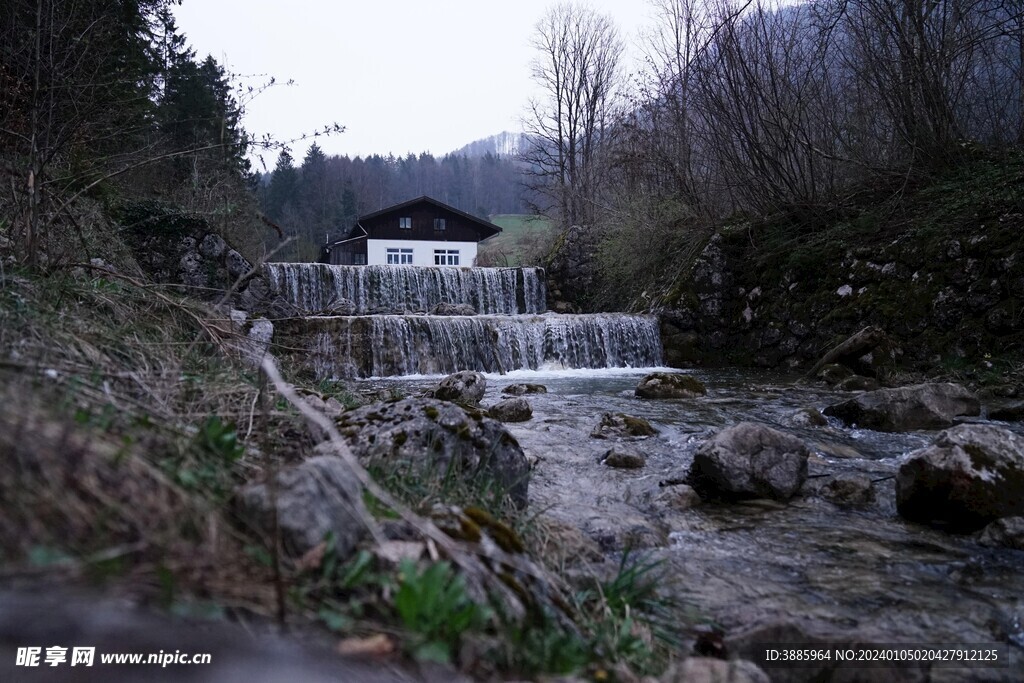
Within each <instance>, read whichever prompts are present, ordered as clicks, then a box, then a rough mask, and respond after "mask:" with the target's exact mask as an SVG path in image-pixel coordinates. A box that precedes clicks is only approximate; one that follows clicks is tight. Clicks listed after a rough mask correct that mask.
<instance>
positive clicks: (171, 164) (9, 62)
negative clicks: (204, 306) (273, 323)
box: [0, 0, 273, 265]
mask: <svg viewBox="0 0 1024 683" xmlns="http://www.w3.org/2000/svg"><path fill="white" fill-rule="evenodd" d="M173 4H174V3H171V2H167V1H166V0H116V1H113V2H107V1H103V2H99V1H97V2H79V3H67V2H59V1H57V0H54V1H52V2H51V1H43V0H40V1H38V2H34V1H33V2H29V1H27V0H14V1H12V2H6V3H4V5H3V8H2V9H0V135H2V137H3V139H4V144H3V149H4V153H3V158H4V169H3V170H4V173H6V174H8V175H9V176H10V179H11V182H10V188H11V191H10V192H4V193H3V195H2V197H0V212H2V215H3V227H4V228H5V232H6V233H7V235H8V239H10V240H12V241H13V242H14V243H15V244H16V245H17V247H18V248H17V253H18V255H19V258H20V259H21V260H23V261H25V262H26V263H29V264H34V263H36V262H38V261H40V260H45V261H46V262H47V263H49V264H51V265H58V264H60V263H65V262H68V261H77V260H81V259H87V258H88V257H90V256H94V257H95V256H101V255H103V254H104V253H105V251H106V250H107V249H109V248H110V247H109V242H107V241H106V240H104V239H103V238H102V237H101V235H102V231H101V230H98V229H97V228H98V227H99V226H100V225H102V224H105V223H106V222H107V221H108V220H110V219H115V220H122V221H123V224H124V225H125V226H126V227H141V228H147V227H148V228H150V229H154V230H155V229H158V228H159V226H160V224H161V223H162V222H164V223H166V222H167V221H173V220H175V218H176V217H182V216H190V215H195V216H201V217H203V218H204V219H206V220H209V221H210V222H211V223H213V224H215V225H217V226H218V227H219V228H220V229H221V230H222V232H223V233H224V234H225V235H227V236H228V237H229V238H230V239H233V240H235V241H237V242H238V243H239V245H240V246H241V247H243V248H245V249H246V250H247V251H248V252H249V253H255V252H257V251H259V250H260V249H261V248H262V236H261V234H260V231H259V230H254V229H253V225H254V224H256V225H258V223H257V222H256V221H255V217H256V204H255V202H254V200H253V195H252V192H251V186H252V182H253V179H252V177H251V176H250V170H249V163H248V161H247V160H246V153H247V150H248V149H249V148H250V142H251V141H250V139H249V138H248V136H247V135H246V133H245V131H244V130H243V129H242V127H241V119H242V116H243V115H244V104H245V102H246V101H247V100H248V99H249V98H250V97H252V96H253V94H254V93H255V92H257V91H258V90H259V89H260V88H262V87H265V86H267V85H269V84H260V85H259V86H254V87H249V86H246V87H245V88H241V87H239V86H237V84H235V83H233V82H232V80H231V79H230V78H229V76H228V74H227V73H226V72H225V70H224V68H223V67H222V66H221V65H219V64H218V63H217V61H216V60H215V59H213V58H212V57H206V58H199V57H198V56H197V55H196V54H195V52H194V51H193V50H191V49H190V48H189V47H188V46H187V45H186V43H185V39H184V37H183V36H182V35H181V34H180V32H179V31H178V30H177V29H176V26H175V22H174V17H173V15H172V12H171V8H172V6H173ZM260 144H262V145H263V146H269V145H272V144H273V143H270V142H269V141H262V142H261V143H260Z"/></svg>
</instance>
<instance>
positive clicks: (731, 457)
mask: <svg viewBox="0 0 1024 683" xmlns="http://www.w3.org/2000/svg"><path fill="white" fill-rule="evenodd" d="M809 455H810V451H809V449H808V448H807V445H806V444H805V443H804V442H803V441H801V440H800V439H798V438H797V437H795V436H793V435H791V434H786V433H784V432H780V431H778V430H777V429H772V428H771V427H768V426H766V425H762V424H757V423H755V422H741V423H739V424H737V425H735V426H732V427H728V428H726V429H723V430H721V431H719V432H718V433H717V434H715V435H714V436H712V437H711V438H710V439H708V440H707V441H705V442H704V443H703V444H702V445H701V446H700V448H698V449H697V452H696V454H695V455H694V457H693V464H692V465H691V466H690V476H689V479H690V485H691V486H693V487H694V488H695V489H696V490H697V492H698V493H700V494H701V495H702V496H707V497H714V498H726V499H740V498H772V499H775V500H782V501H785V500H789V499H790V498H792V497H793V495H794V494H795V493H796V492H797V491H799V490H800V486H801V485H802V484H803V483H804V480H805V479H807V458H808V456H809Z"/></svg>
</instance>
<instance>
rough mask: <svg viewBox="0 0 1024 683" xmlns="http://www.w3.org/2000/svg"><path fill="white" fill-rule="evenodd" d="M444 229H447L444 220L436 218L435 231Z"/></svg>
mask: <svg viewBox="0 0 1024 683" xmlns="http://www.w3.org/2000/svg"><path fill="white" fill-rule="evenodd" d="M444 228H445V225H444V219H443V218H435V219H434V230H444Z"/></svg>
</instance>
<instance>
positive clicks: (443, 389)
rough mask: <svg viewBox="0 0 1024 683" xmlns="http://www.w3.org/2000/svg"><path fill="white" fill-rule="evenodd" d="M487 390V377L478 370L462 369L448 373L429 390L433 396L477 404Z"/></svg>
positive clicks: (443, 399) (445, 399) (444, 399)
mask: <svg viewBox="0 0 1024 683" xmlns="http://www.w3.org/2000/svg"><path fill="white" fill-rule="evenodd" d="M485 391H487V378H486V377H484V376H483V375H481V374H480V373H479V372H473V371H472V370H463V371H462V372H456V373H455V374H453V375H448V376H447V377H445V378H444V379H442V380H441V382H440V383H439V384H438V385H437V387H436V388H435V389H434V390H433V391H431V392H430V395H431V396H432V397H433V398H439V399H441V400H442V401H455V402H456V403H468V404H470V405H477V404H479V403H480V399H482V398H483V397H484V392H485Z"/></svg>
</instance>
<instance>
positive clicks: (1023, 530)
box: [978, 517, 1024, 550]
mask: <svg viewBox="0 0 1024 683" xmlns="http://www.w3.org/2000/svg"><path fill="white" fill-rule="evenodd" d="M978 542H979V543H981V544H982V545H987V546H990V547H994V548H1013V549H1014V550H1024V517H1003V518H1002V519H997V520H996V521H994V522H992V523H991V524H989V525H988V526H987V527H985V528H984V529H983V530H982V532H981V537H980V538H979V539H978Z"/></svg>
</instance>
